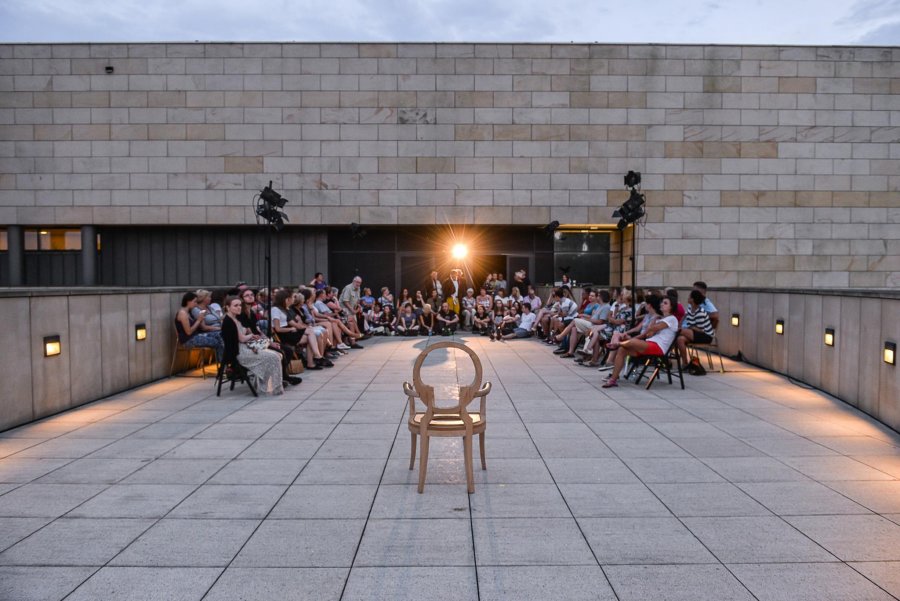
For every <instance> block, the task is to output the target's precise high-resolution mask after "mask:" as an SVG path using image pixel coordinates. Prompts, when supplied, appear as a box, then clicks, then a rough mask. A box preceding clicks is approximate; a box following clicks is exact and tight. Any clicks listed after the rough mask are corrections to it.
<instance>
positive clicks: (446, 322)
mask: <svg viewBox="0 0 900 601" xmlns="http://www.w3.org/2000/svg"><path fill="white" fill-rule="evenodd" d="M436 319H437V321H438V329H439V330H440V332H441V335H442V336H450V335H451V334H455V333H456V328H458V327H459V315H457V314H456V313H455V312H454V311H453V309H451V308H450V303H448V302H447V301H444V302H443V303H441V308H440V310H439V311H438V313H437V316H436Z"/></svg>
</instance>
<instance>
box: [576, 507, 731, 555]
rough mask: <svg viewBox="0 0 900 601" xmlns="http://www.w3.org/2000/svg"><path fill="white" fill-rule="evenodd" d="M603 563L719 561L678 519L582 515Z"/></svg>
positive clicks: (580, 523) (586, 531)
mask: <svg viewBox="0 0 900 601" xmlns="http://www.w3.org/2000/svg"><path fill="white" fill-rule="evenodd" d="M578 524H579V525H580V526H581V529H582V531H583V532H584V534H585V536H586V537H587V540H588V543H589V544H590V546H591V549H592V550H593V551H594V555H595V556H596V557H597V560H598V561H599V562H600V564H601V565H604V566H605V565H616V564H636V565H650V564H680V563H686V564H687V563H690V564H695V563H718V560H716V558H715V557H713V555H712V554H711V553H710V552H709V551H707V550H706V548H705V547H704V546H703V545H702V544H701V543H700V541H699V540H697V537H696V536H694V535H693V533H691V531H690V530H688V529H687V528H686V527H685V526H684V524H682V523H681V522H680V521H679V520H677V519H675V518H621V517H619V518H579V519H578Z"/></svg>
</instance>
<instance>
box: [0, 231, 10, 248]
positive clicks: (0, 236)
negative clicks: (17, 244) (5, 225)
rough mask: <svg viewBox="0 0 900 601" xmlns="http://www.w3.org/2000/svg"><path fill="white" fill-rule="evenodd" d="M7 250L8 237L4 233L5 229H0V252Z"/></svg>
mask: <svg viewBox="0 0 900 601" xmlns="http://www.w3.org/2000/svg"><path fill="white" fill-rule="evenodd" d="M8 250H9V237H8V236H7V234H6V230H0V252H6V251H8Z"/></svg>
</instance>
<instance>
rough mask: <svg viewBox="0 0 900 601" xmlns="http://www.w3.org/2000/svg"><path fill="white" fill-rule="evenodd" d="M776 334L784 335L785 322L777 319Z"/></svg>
mask: <svg viewBox="0 0 900 601" xmlns="http://www.w3.org/2000/svg"><path fill="white" fill-rule="evenodd" d="M775 333H776V334H778V335H779V336H781V335H783V334H784V320H783V319H776V320H775Z"/></svg>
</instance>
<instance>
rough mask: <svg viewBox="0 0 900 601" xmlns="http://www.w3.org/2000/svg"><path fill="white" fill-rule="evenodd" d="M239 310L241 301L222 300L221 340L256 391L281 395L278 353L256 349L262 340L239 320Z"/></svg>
mask: <svg viewBox="0 0 900 601" xmlns="http://www.w3.org/2000/svg"><path fill="white" fill-rule="evenodd" d="M242 311H243V303H242V300H241V299H240V298H238V297H236V296H229V297H228V298H226V299H225V318H224V319H223V320H222V339H223V341H224V343H225V345H226V347H227V349H228V351H229V352H228V354H229V356H231V355H233V356H234V357H235V358H236V359H237V362H238V363H240V364H241V365H242V366H243V367H244V368H245V369H246V370H247V371H248V372H249V373H250V374H251V376H252V377H253V378H254V379H255V380H256V386H257V388H258V389H259V391H260V392H264V393H266V394H282V393H283V392H284V383H283V382H282V380H281V354H280V353H277V352H275V351H273V350H270V349H268V348H261V347H260V346H258V343H259V341H261V340H262V339H263V337H262V336H260V335H259V334H254V333H252V332H251V331H250V329H249V328H247V327H245V326H244V325H243V324H242V323H241V321H240V319H239V318H240V315H241V313H242Z"/></svg>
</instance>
